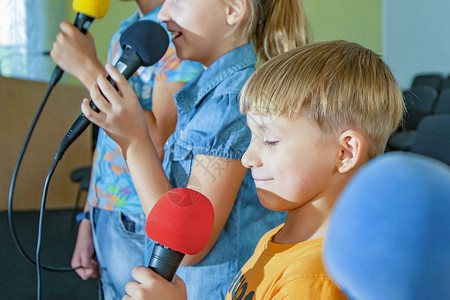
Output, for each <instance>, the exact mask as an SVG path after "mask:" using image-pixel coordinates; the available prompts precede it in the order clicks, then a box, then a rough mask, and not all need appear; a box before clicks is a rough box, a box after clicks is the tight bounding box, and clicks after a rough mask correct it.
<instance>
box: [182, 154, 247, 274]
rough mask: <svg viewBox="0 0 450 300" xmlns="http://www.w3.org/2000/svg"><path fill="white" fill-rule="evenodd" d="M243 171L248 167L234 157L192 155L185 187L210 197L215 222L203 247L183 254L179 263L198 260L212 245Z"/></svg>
mask: <svg viewBox="0 0 450 300" xmlns="http://www.w3.org/2000/svg"><path fill="white" fill-rule="evenodd" d="M246 172H247V169H246V168H245V167H244V166H243V165H242V164H241V161H240V160H237V159H226V158H221V157H215V156H206V155H197V156H195V158H194V162H193V166H192V172H191V176H190V177H189V182H188V186H187V187H188V188H192V189H196V190H199V191H200V192H201V193H202V194H203V195H205V196H206V197H208V199H209V200H210V201H211V203H212V205H213V207H214V226H213V230H212V233H211V238H210V239H209V241H208V243H207V244H206V246H205V248H203V250H202V251H200V253H198V254H196V255H186V256H185V257H184V259H183V261H182V265H184V266H189V265H195V264H196V263H199V262H200V261H201V260H202V259H203V258H204V257H205V256H206V255H207V254H208V253H209V251H210V250H211V249H212V247H213V246H214V244H215V243H216V241H217V239H218V238H219V235H220V233H221V232H222V229H223V227H224V226H225V223H226V222H227V220H228V216H229V215H230V212H231V209H232V208H233V205H234V202H235V199H236V196H237V193H238V191H239V187H240V186H241V183H242V180H244V176H245V173H246ZM198 182H200V185H201V186H200V187H199V186H198Z"/></svg>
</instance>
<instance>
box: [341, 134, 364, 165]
mask: <svg viewBox="0 0 450 300" xmlns="http://www.w3.org/2000/svg"><path fill="white" fill-rule="evenodd" d="M339 146H340V155H339V161H338V166H337V169H338V172H339V173H347V172H349V171H351V170H353V169H355V167H356V166H357V165H358V164H359V162H360V161H361V160H362V157H363V155H364V151H365V149H366V140H365V138H364V136H363V135H362V134H361V133H359V132H357V131H355V130H352V129H349V130H346V131H344V132H343V133H341V135H340V136H339Z"/></svg>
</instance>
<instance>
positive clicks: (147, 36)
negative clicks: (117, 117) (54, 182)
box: [55, 21, 169, 160]
mask: <svg viewBox="0 0 450 300" xmlns="http://www.w3.org/2000/svg"><path fill="white" fill-rule="evenodd" d="M120 45H121V47H122V49H123V53H122V55H121V56H120V58H119V60H118V62H117V63H116V65H115V67H116V68H117V69H118V70H119V72H120V73H121V74H123V76H125V78H126V79H128V78H130V77H131V75H133V74H134V72H136V70H137V69H138V68H139V67H140V66H151V65H153V64H154V63H156V62H157V61H158V60H160V59H161V57H163V55H164V54H165V53H166V51H167V48H168V46H169V37H168V35H167V32H166V31H165V30H164V28H163V27H162V26H161V25H159V24H158V23H155V22H152V21H137V22H136V23H134V24H132V25H130V26H129V27H128V28H127V30H125V31H124V32H123V34H122V36H121V38H120ZM107 80H108V81H109V82H110V83H111V84H112V85H113V86H114V88H116V89H117V86H116V84H115V82H114V80H112V79H111V77H110V76H108V77H107ZM90 105H91V108H92V109H93V110H95V111H97V112H98V111H99V109H98V108H97V107H96V106H95V104H94V102H92V100H91V102H90ZM89 124H90V121H89V120H88V119H87V118H86V117H85V116H84V115H83V114H81V115H80V116H79V117H78V118H77V119H76V120H75V122H74V123H73V125H72V127H71V128H70V129H69V131H68V132H67V134H66V136H65V137H64V139H63V140H62V142H61V144H60V145H59V147H58V150H57V151H56V154H55V160H60V159H61V157H62V156H63V154H64V152H65V151H66V150H67V149H68V148H69V146H70V145H71V144H72V143H73V142H74V141H75V140H76V138H78V136H80V134H82V133H83V131H84V130H85V129H86V128H87V127H88V126H89Z"/></svg>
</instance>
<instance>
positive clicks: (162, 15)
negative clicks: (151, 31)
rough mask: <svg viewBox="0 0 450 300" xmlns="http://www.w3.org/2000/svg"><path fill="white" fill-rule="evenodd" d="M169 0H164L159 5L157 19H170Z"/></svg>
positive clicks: (162, 20)
mask: <svg viewBox="0 0 450 300" xmlns="http://www.w3.org/2000/svg"><path fill="white" fill-rule="evenodd" d="M169 11H170V1H164V4H163V6H162V7H161V9H160V11H159V13H158V21H160V22H167V21H169V20H170V14H169Z"/></svg>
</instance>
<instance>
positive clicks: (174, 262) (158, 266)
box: [148, 243, 184, 282]
mask: <svg viewBox="0 0 450 300" xmlns="http://www.w3.org/2000/svg"><path fill="white" fill-rule="evenodd" d="M183 258H184V253H181V252H178V251H175V250H172V249H169V248H167V247H164V246H163V245H161V244H158V243H156V244H155V247H154V248H153V252H152V256H151V257H150V262H149V263H148V267H149V268H150V269H152V270H153V271H155V272H156V273H158V274H159V275H161V276H162V277H163V278H164V279H166V280H167V281H170V282H172V280H173V277H174V276H175V273H176V272H177V269H178V266H179V265H180V263H181V261H182V260H183Z"/></svg>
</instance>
